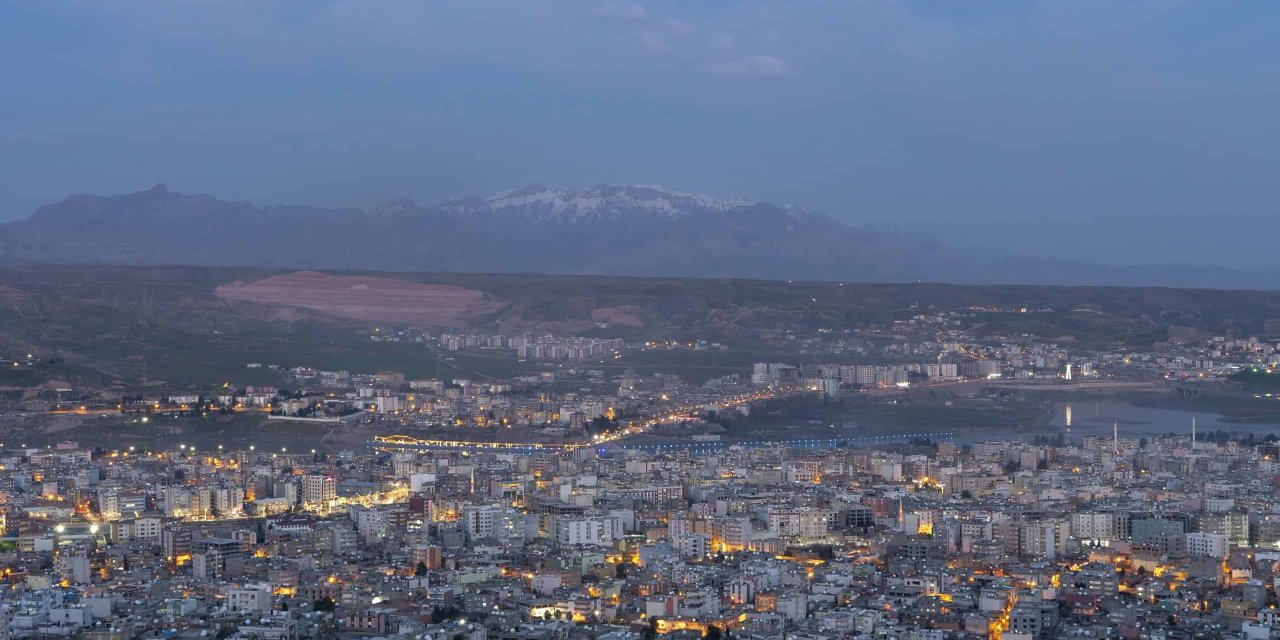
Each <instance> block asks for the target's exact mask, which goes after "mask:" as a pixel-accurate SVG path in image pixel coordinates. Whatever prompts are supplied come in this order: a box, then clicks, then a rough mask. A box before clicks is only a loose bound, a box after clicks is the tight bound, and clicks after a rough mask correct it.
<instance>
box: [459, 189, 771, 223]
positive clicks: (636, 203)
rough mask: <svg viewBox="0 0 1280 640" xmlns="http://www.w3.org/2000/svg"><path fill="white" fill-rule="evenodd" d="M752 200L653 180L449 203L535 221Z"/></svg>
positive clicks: (695, 210)
mask: <svg viewBox="0 0 1280 640" xmlns="http://www.w3.org/2000/svg"><path fill="white" fill-rule="evenodd" d="M752 204H755V202H753V201H751V200H746V199H743V198H718V197H714V196H709V195H705V194H695V193H683V192H680V191H674V190H671V189H666V188H664V187H659V186H652V185H617V184H608V185H596V186H593V187H588V188H586V189H549V188H547V187H541V186H530V187H521V188H519V189H511V190H507V191H500V192H498V193H495V194H493V195H491V196H489V197H487V198H484V199H483V200H482V201H481V202H476V201H475V200H457V201H454V202H452V203H450V204H449V205H448V208H450V209H451V210H454V211H458V212H467V213H485V212H488V213H506V214H518V215H521V216H522V217H526V218H531V219H534V220H537V221H555V222H572V221H581V220H616V219H621V218H623V217H631V216H634V215H653V216H659V217H663V218H667V219H676V218H681V217H684V216H687V215H691V214H700V213H722V212H725V211H728V210H730V209H734V208H736V207H743V206H749V205H752Z"/></svg>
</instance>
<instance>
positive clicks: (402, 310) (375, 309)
mask: <svg viewBox="0 0 1280 640" xmlns="http://www.w3.org/2000/svg"><path fill="white" fill-rule="evenodd" d="M214 293H215V295H217V296H218V297H219V298H222V299H224V300H236V301H243V302H254V303H258V304H266V305H275V306H282V307H298V308H303V309H310V310H312V311H318V312H320V313H327V314H330V315H334V316H338V317H340V318H348V319H351V320H362V321H368V322H388V323H396V324H408V325H414V326H433V327H447V326H458V325H462V324H466V319H467V318H470V317H474V316H477V315H482V314H485V313H491V312H493V311H496V310H498V309H500V308H502V307H503V306H504V303H503V302H501V301H498V300H494V299H492V298H491V297H490V296H487V295H486V294H485V293H484V292H482V291H477V290H475V289H466V288H463V287H455V286H452V285H442V284H423V283H418V282H409V281H406V280H397V279H395V278H379V277H371V276H333V275H328V274H324V273H319V272H316V271H297V272H294V273H289V274H284V275H278V276H271V277H269V278H264V279H262V280H258V281H255V282H250V283H247V284H246V283H244V282H240V281H236V282H233V283H231V284H224V285H222V286H220V287H218V288H217V289H216V290H215V291H214Z"/></svg>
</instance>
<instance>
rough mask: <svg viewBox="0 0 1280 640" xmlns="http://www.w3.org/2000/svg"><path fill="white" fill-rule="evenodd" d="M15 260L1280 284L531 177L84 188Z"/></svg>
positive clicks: (1227, 272) (10, 243)
mask: <svg viewBox="0 0 1280 640" xmlns="http://www.w3.org/2000/svg"><path fill="white" fill-rule="evenodd" d="M0 263H8V264H17V263H68V264H71V263H74V264H137V265H158V264H183V265H206V266H220V265H236V266H258V267H272V268H310V269H361V270H369V269H372V270H390V271H453V272H497V273H515V272H519V273H560V274H602V275H633V276H688V277H714V278H725V277H735V278H758V279H772V280H786V279H796V280H825V281H861V282H915V281H927V282H953V283H972V284H990V283H1007V284H1068V285H1123V286H1177V287H1205V288H1224V289H1274V288H1278V287H1280V273H1274V272H1263V271H1240V270H1231V269H1217V268H1202V267H1172V266H1151V267H1111V266H1104V265H1096V264H1088V263H1081V262H1077V261H1070V260H1057V259H1040V258H1035V257H994V256H989V255H986V254H984V253H983V252H980V251H976V250H963V249H961V248H957V247H954V246H950V245H948V244H947V243H945V242H943V241H941V240H939V239H937V238H934V237H931V236H928V235H925V234H914V233H902V232H891V231H884V230H879V229H875V228H871V227H866V226H855V225H849V224H846V223H843V222H840V221H838V220H835V219H833V218H830V217H828V216H824V215H820V214H814V213H810V212H807V211H805V210H803V209H800V208H797V207H791V206H782V205H776V204H772V203H768V202H756V201H751V200H747V199H741V198H718V197H712V196H707V195H701V194H690V193H681V192H678V191H673V190H670V189H665V188H662V187H657V186H639V185H597V186H593V187H589V188H584V189H548V188H544V187H523V188H519V189H513V190H509V191H503V192H500V193H497V194H494V195H491V196H488V197H465V198H459V199H455V200H449V201H445V202H441V203H438V204H435V205H428V206H423V205H419V204H417V203H415V202H413V201H412V200H409V199H407V198H395V199H391V200H388V201H387V202H385V203H383V204H381V205H379V206H377V207H373V208H371V209H367V210H365V209H358V208H324V207H314V206H292V205H290V206H284V205H273V206H257V205H254V204H251V203H249V202H245V201H226V200H220V199H218V198H215V197H213V196H209V195H187V194H180V193H175V192H173V191H170V190H169V189H168V188H166V187H165V186H164V185H163V184H159V185H156V186H154V187H152V188H150V189H147V190H144V191H139V192H136V193H130V194H125V195H117V196H94V195H76V196H71V197H69V198H66V199H65V200H62V201H61V202H57V203H53V204H49V205H45V206H43V207H40V208H39V209H38V210H36V211H35V213H34V214H32V215H31V216H30V217H29V218H28V219H26V220H21V221H17V222H11V223H8V224H3V225H0Z"/></svg>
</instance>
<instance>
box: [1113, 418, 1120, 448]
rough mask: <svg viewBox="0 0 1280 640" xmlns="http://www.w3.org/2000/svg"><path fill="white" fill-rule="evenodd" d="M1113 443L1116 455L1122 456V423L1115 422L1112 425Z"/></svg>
mask: <svg viewBox="0 0 1280 640" xmlns="http://www.w3.org/2000/svg"><path fill="white" fill-rule="evenodd" d="M1111 442H1112V443H1114V444H1115V447H1116V455H1120V421H1119V420H1115V421H1113V422H1112V423H1111Z"/></svg>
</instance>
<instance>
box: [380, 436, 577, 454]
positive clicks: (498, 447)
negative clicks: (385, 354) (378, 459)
mask: <svg viewBox="0 0 1280 640" xmlns="http://www.w3.org/2000/svg"><path fill="white" fill-rule="evenodd" d="M369 446H371V447H373V448H375V449H384V450H402V451H414V450H437V449H446V450H458V451H495V452H502V451H573V450H575V449H581V448H582V447H586V446H590V445H589V444H587V443H566V444H552V443H542V442H474V441H470V440H420V439H418V438H412V437H409V436H376V437H374V439H373V441H372V442H370V443H369Z"/></svg>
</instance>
